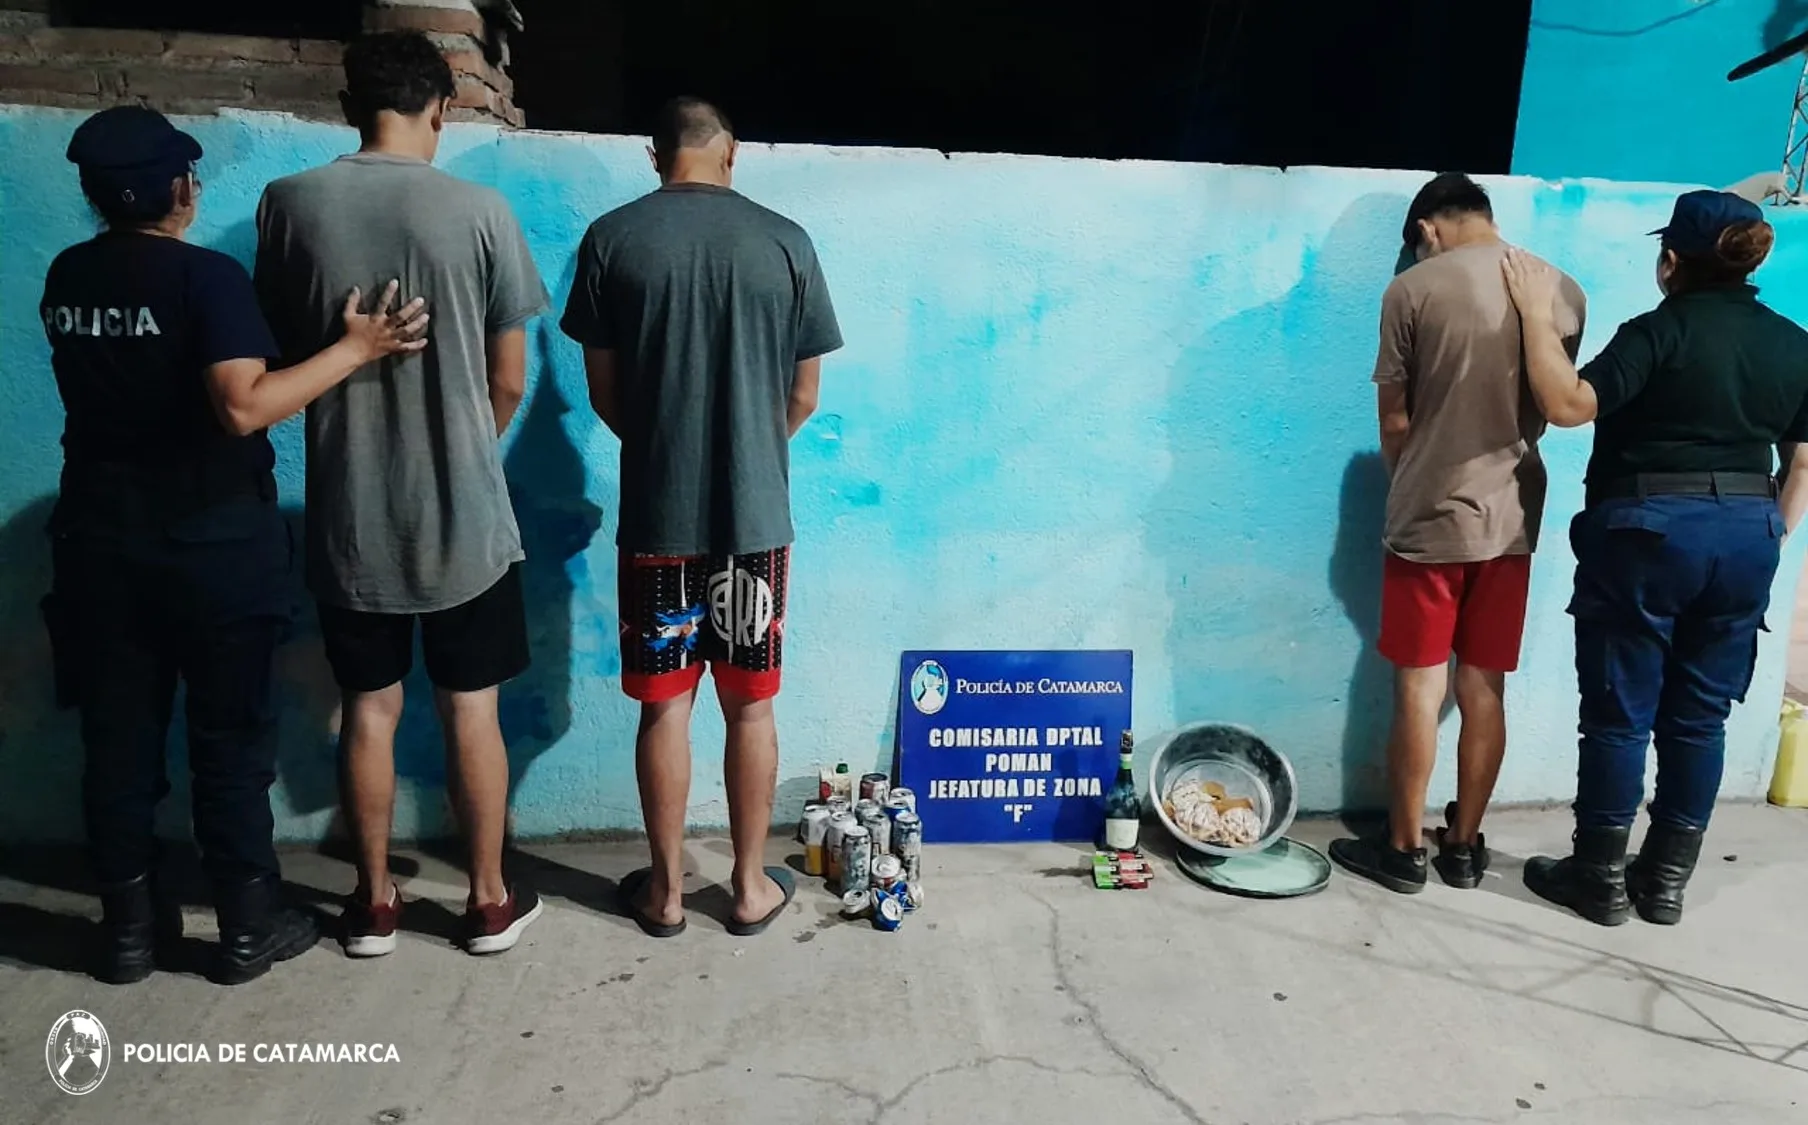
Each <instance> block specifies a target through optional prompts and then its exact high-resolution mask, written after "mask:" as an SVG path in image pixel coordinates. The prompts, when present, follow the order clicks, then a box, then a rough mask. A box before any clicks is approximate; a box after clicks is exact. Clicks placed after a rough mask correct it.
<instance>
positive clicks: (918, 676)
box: [910, 660, 949, 715]
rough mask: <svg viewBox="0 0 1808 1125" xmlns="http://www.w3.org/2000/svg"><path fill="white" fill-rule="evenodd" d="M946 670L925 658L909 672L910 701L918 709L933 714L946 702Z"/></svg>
mask: <svg viewBox="0 0 1808 1125" xmlns="http://www.w3.org/2000/svg"><path fill="white" fill-rule="evenodd" d="M948 686H949V682H948V670H947V669H946V668H944V667H942V666H941V665H940V664H937V663H936V662H935V661H933V660H925V661H923V662H922V663H921V664H919V665H917V670H916V671H914V672H912V673H911V674H910V701H911V702H912V703H914V704H916V708H917V710H918V711H921V712H922V713H923V714H925V715H933V714H935V713H936V712H937V711H940V710H941V709H942V708H943V707H944V706H946V705H947V703H948Z"/></svg>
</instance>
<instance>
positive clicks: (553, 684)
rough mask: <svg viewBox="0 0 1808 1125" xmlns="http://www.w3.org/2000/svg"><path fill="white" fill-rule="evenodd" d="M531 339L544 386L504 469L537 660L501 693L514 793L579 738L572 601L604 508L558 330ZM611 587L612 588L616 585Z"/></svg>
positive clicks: (539, 384)
mask: <svg viewBox="0 0 1808 1125" xmlns="http://www.w3.org/2000/svg"><path fill="white" fill-rule="evenodd" d="M561 291H563V287H562V289H561ZM533 331H535V332H537V333H538V338H537V343H538V351H539V355H540V371H539V378H538V379H537V380H536V383H535V386H534V388H533V393H532V397H531V398H530V399H529V400H528V402H527V405H526V407H525V408H524V414H523V416H522V417H521V419H520V420H519V421H518V422H517V423H516V426H517V427H518V429H519V432H518V433H517V434H516V435H515V440H514V445H513V446H512V447H511V448H510V450H509V453H508V457H507V459H506V461H505V463H504V469H505V471H506V472H507V475H508V482H509V495H510V498H511V499H512V501H513V503H514V507H515V519H516V522H517V523H518V524H519V525H520V527H521V541H522V546H523V548H524V550H525V551H526V553H527V561H526V562H525V563H523V564H522V567H521V580H522V593H523V596H524V598H525V599H526V602H527V628H528V642H529V648H530V650H531V652H532V654H533V666H532V667H531V668H530V669H528V671H527V674H526V675H524V676H523V677H522V678H521V679H520V680H518V681H516V682H515V683H513V684H509V685H507V686H505V687H504V688H503V694H502V735H503V739H504V740H505V741H506V742H507V743H508V746H509V784H510V791H511V793H512V792H513V791H514V789H515V787H517V786H518V785H519V784H520V782H521V779H522V777H523V776H525V774H526V773H527V767H528V766H529V765H530V764H531V763H532V762H533V760H534V758H536V757H538V756H539V755H540V754H541V753H544V752H545V751H546V750H547V749H548V748H549V747H551V746H552V745H553V743H555V742H557V741H558V740H559V739H560V738H562V737H564V735H565V732H566V731H568V730H570V729H571V715H572V705H571V684H572V674H573V673H572V636H571V628H572V614H573V612H574V607H573V605H572V599H573V597H574V595H575V594H576V593H577V589H578V583H579V581H580V580H582V581H583V582H584V583H585V584H587V585H594V582H595V579H594V577H593V576H592V575H591V574H590V570H589V562H588V559H587V557H586V555H585V550H586V549H587V548H588V547H589V546H590V541H591V540H592V539H594V538H595V537H596V533H597V530H598V529H599V528H600V527H601V526H602V522H603V513H602V509H600V508H598V507H597V506H596V505H595V504H593V503H591V502H590V500H589V499H588V498H587V497H586V496H585V495H584V483H585V480H586V479H587V475H588V474H587V469H586V467H585V464H584V457H583V454H582V452H581V451H580V450H579V449H578V448H577V446H576V444H575V443H573V441H572V439H571V435H570V434H569V433H568V432H567V431H566V428H565V417H566V415H568V414H570V413H571V412H572V411H573V409H574V407H573V406H572V404H571V403H570V402H569V401H567V399H566V397H565V394H564V391H563V388H562V387H561V386H560V385H559V380H558V377H557V374H556V372H557V367H556V366H555V364H554V362H553V339H552V334H553V333H554V332H556V331H557V329H556V328H555V327H554V326H553V324H552V323H551V322H550V320H545V321H542V322H541V323H540V324H539V325H537V326H536V327H535V328H534V329H533ZM584 409H585V410H588V409H589V407H588V406H587V405H586V406H585V407H584ZM574 570H575V571H577V572H578V573H576V574H574ZM604 581H605V582H607V583H608V584H609V585H610V586H611V587H613V576H604Z"/></svg>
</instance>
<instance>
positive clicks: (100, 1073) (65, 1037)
mask: <svg viewBox="0 0 1808 1125" xmlns="http://www.w3.org/2000/svg"><path fill="white" fill-rule="evenodd" d="M112 1061H113V1044H112V1043H111V1042H110V1041H109V1040H108V1039H107V1029H106V1028H104V1027H102V1026H101V1023H100V1020H99V1018H97V1017H96V1016H95V1015H94V1013H92V1012H83V1011H74V1012H64V1013H63V1017H62V1018H61V1019H59V1020H57V1021H56V1022H55V1023H54V1024H51V1025H50V1038H48V1039H46V1040H45V1041H44V1065H45V1066H46V1067H49V1068H50V1077H51V1078H52V1079H53V1080H54V1081H55V1082H56V1084H57V1085H58V1086H59V1087H61V1088H62V1091H63V1092H64V1093H65V1094H76V1095H81V1094H87V1093H92V1092H93V1091H94V1089H95V1088H96V1087H98V1086H99V1085H100V1083H101V1080H102V1079H103V1078H105V1077H106V1076H107V1064H108V1063H110V1062H112Z"/></svg>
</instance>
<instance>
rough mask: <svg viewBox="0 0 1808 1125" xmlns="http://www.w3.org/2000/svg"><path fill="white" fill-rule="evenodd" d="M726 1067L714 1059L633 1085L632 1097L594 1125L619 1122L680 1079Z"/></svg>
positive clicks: (669, 1071)
mask: <svg viewBox="0 0 1808 1125" xmlns="http://www.w3.org/2000/svg"><path fill="white" fill-rule="evenodd" d="M728 1065H729V1064H728V1063H727V1062H726V1061H724V1060H721V1059H714V1060H711V1061H710V1062H706V1063H704V1064H703V1065H702V1066H695V1067H692V1068H690V1069H689V1070H668V1071H666V1072H665V1073H664V1074H662V1075H660V1076H659V1078H658V1079H657V1080H656V1081H653V1082H636V1083H634V1095H633V1096H632V1097H630V1098H629V1099H628V1100H627V1101H626V1102H624V1103H622V1105H621V1106H620V1107H618V1108H617V1109H616V1110H615V1112H613V1113H610V1114H608V1115H607V1116H604V1117H599V1118H597V1119H596V1122H595V1125H609V1123H610V1122H611V1121H620V1120H621V1119H622V1118H623V1117H626V1116H627V1115H628V1114H629V1113H631V1112H633V1111H634V1108H635V1107H636V1106H638V1105H640V1104H641V1103H642V1102H647V1101H651V1100H653V1099H654V1098H656V1097H658V1096H659V1095H660V1094H662V1093H664V1092H665V1088H666V1087H667V1086H670V1085H671V1084H672V1083H674V1082H677V1081H679V1080H680V1079H684V1078H695V1077H697V1076H698V1075H699V1074H708V1073H709V1072H710V1071H712V1070H722V1069H723V1068H725V1067H727V1066H728Z"/></svg>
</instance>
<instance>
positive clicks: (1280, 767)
mask: <svg viewBox="0 0 1808 1125" xmlns="http://www.w3.org/2000/svg"><path fill="white" fill-rule="evenodd" d="M1189 780H1197V781H1216V782H1217V783H1218V784H1220V785H1222V786H1224V790H1225V792H1226V793H1228V794H1230V795H1231V796H1233V797H1247V798H1249V800H1250V802H1251V803H1252V804H1253V805H1255V812H1256V816H1257V817H1259V818H1260V819H1261V821H1262V835H1261V837H1260V838H1259V839H1257V840H1256V841H1255V842H1254V843H1253V844H1248V845H1245V846H1244V847H1240V848H1231V847H1224V846H1222V845H1219V844H1207V843H1205V842H1203V841H1200V840H1195V839H1193V838H1192V837H1191V836H1188V835H1187V834H1186V833H1185V832H1182V831H1181V830H1180V826H1179V825H1177V824H1175V823H1174V822H1173V820H1171V819H1169V817H1168V810H1167V809H1166V808H1165V807H1164V803H1163V798H1164V797H1165V796H1166V795H1167V792H1168V790H1169V789H1170V788H1172V787H1173V786H1174V785H1176V784H1177V783H1179V782H1182V781H1189ZM1149 800H1150V803H1151V804H1153V805H1154V806H1155V815H1156V816H1158V817H1160V818H1161V823H1162V824H1163V825H1164V826H1165V827H1166V828H1167V830H1168V832H1169V833H1170V834H1171V835H1172V836H1173V837H1174V839H1175V840H1176V841H1178V842H1179V843H1180V844H1181V845H1182V846H1184V847H1187V848H1190V849H1192V850H1193V851H1196V852H1200V853H1202V854H1204V855H1210V856H1219V857H1222V858H1226V859H1234V858H1236V857H1237V856H1246V855H1250V854H1252V853H1254V852H1259V851H1261V850H1262V849H1264V848H1267V847H1269V846H1270V845H1272V844H1273V843H1274V842H1275V841H1276V840H1279V839H1280V838H1281V837H1282V836H1284V835H1286V833H1287V829H1289V828H1291V827H1293V818H1294V816H1295V815H1297V814H1298V812H1299V789H1298V786H1297V785H1296V784H1295V783H1294V778H1293V765H1292V763H1290V762H1288V761H1287V759H1286V758H1285V757H1284V756H1283V755H1282V754H1281V753H1280V752H1279V751H1277V750H1275V749H1274V748H1273V747H1272V746H1269V745H1268V744H1267V743H1266V742H1263V741H1262V740H1261V739H1260V738H1257V737H1256V735H1255V732H1254V731H1251V730H1249V729H1247V728H1245V727H1239V726H1232V725H1230V724H1228V723H1194V724H1193V725H1191V726H1187V727H1182V728H1181V729H1180V730H1178V731H1176V732H1174V734H1173V735H1172V736H1171V737H1170V738H1169V739H1168V740H1167V741H1166V743H1165V744H1163V745H1162V747H1161V748H1160V749H1159V750H1157V751H1156V753H1155V757H1154V759H1153V760H1152V761H1151V762H1150V763H1149Z"/></svg>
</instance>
